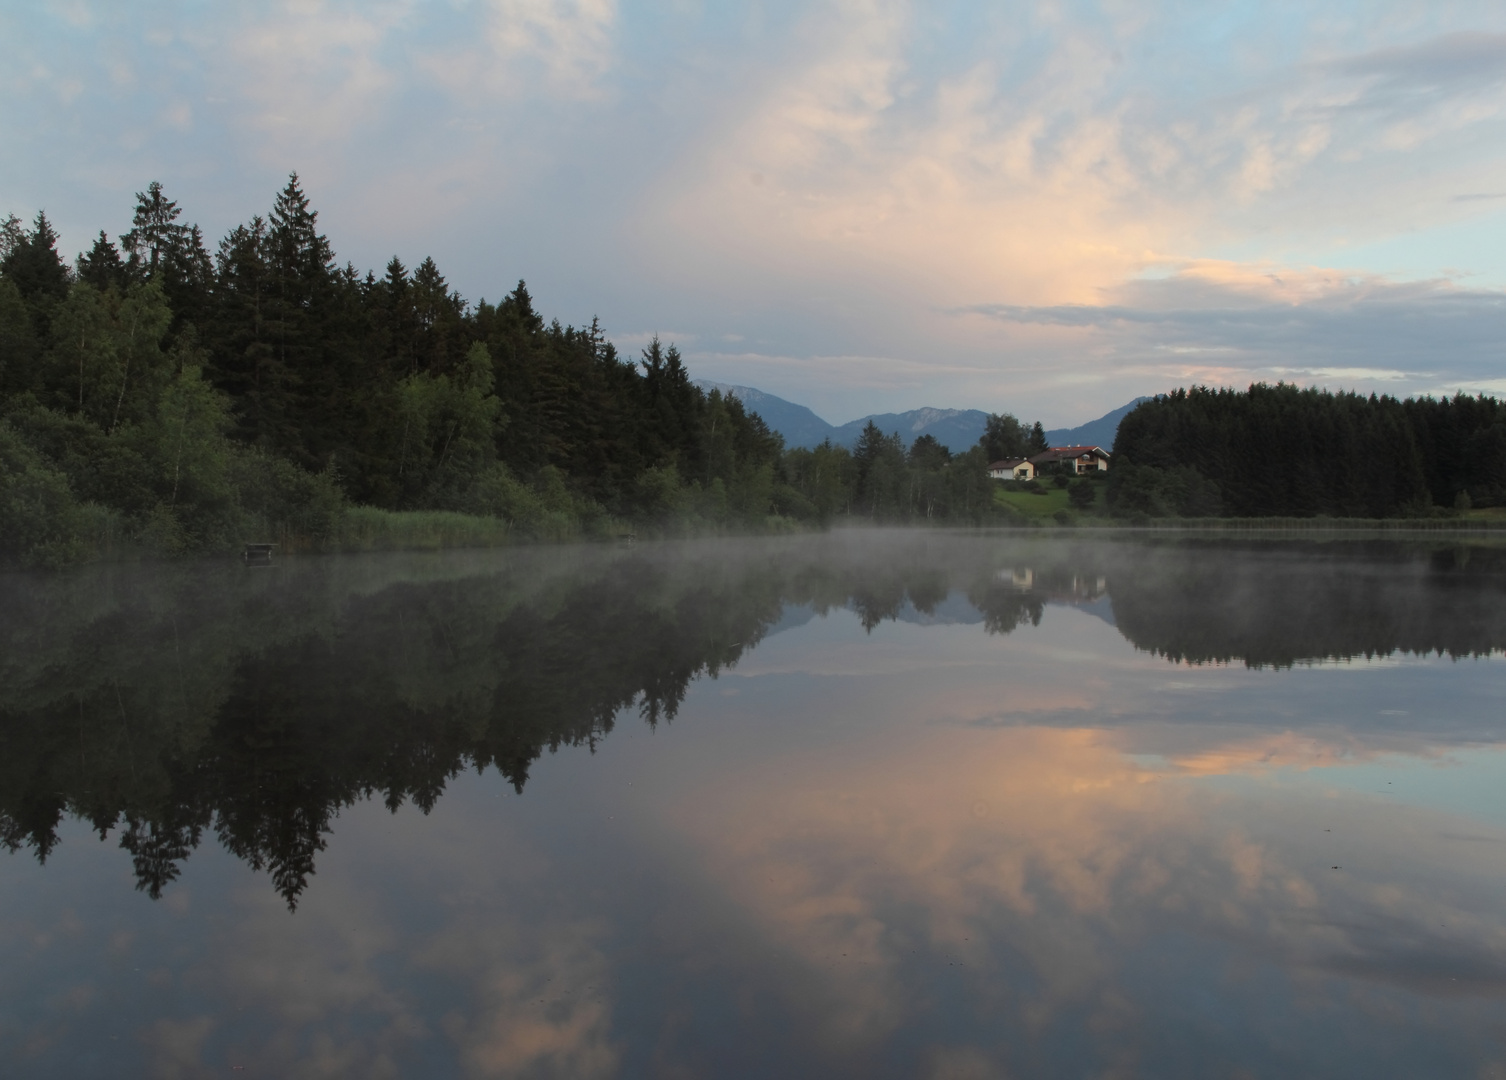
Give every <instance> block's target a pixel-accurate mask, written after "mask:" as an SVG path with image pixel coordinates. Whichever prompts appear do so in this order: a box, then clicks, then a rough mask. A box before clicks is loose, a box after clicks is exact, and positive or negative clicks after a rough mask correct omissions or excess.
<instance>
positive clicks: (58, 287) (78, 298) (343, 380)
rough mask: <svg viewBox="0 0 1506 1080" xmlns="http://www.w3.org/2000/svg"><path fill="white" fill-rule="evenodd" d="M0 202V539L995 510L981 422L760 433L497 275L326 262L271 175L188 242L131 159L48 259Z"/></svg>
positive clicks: (387, 533)
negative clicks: (837, 440) (103, 225)
mask: <svg viewBox="0 0 1506 1080" xmlns="http://www.w3.org/2000/svg"><path fill="white" fill-rule="evenodd" d="M0 229H3V234H0V559H4V560H5V561H18V560H19V561H21V562H24V563H30V564H40V565H63V564H66V563H69V562H73V561H77V560H79V559H82V558H87V557H90V556H91V555H93V554H96V553H98V552H99V551H100V550H101V549H104V548H116V547H119V548H125V549H137V550H144V551H148V552H155V553H168V554H171V553H181V552H193V551H213V550H225V549H228V548H231V547H233V546H235V545H237V544H239V543H241V542H242V541H274V542H280V543H282V544H284V545H285V546H289V547H300V546H301V547H312V548H326V549H329V548H342V547H345V548H349V547H361V546H373V545H374V546H382V545H384V544H386V545H389V546H408V545H409V544H410V543H418V544H424V543H432V542H435V541H436V538H438V542H451V543H465V542H480V543H493V542H499V540H502V539H508V538H515V537H516V538H524V539H557V538H563V537H568V536H590V535H601V536H610V535H621V534H622V533H624V532H634V531H637V530H640V529H647V530H649V531H650V532H658V533H661V534H664V533H676V532H680V533H683V532H693V531H718V530H724V529H739V530H750V529H751V530H755V531H764V530H767V529H771V528H772V529H780V528H788V527H791V526H794V525H798V524H801V523H808V524H811V525H816V526H821V525H825V524H828V523H830V522H831V521H833V520H834V519H838V518H844V517H851V518H854V519H863V520H874V521H891V522H894V521H899V522H902V521H911V520H917V519H919V520H932V521H952V522H979V521H982V520H985V518H987V517H988V516H990V515H994V514H998V513H1000V512H1001V511H998V510H996V509H995V508H994V507H993V503H992V500H991V490H990V486H989V480H988V477H987V470H986V465H987V462H988V460H989V458H988V456H987V450H986V449H985V448H984V447H983V446H979V447H976V448H974V449H972V450H970V451H968V452H967V453H965V454H961V455H957V456H956V457H953V456H952V455H951V454H950V453H949V452H948V451H947V450H946V448H944V447H942V446H940V445H939V444H937V443H936V442H935V440H934V439H929V438H925V437H922V438H921V439H919V440H917V441H916V443H915V444H914V445H913V446H908V447H907V446H905V445H903V444H902V443H901V441H900V439H899V437H898V435H885V434H884V433H882V432H880V431H878V430H877V429H876V428H873V427H872V425H870V430H868V431H866V432H865V433H864V436H863V439H862V441H861V442H860V443H859V444H858V446H857V448H856V450H855V451H852V452H849V451H848V450H847V449H845V448H842V447H833V446H830V445H826V446H821V447H818V448H816V449H814V450H804V449H793V450H788V451H786V450H785V449H784V447H783V445H782V440H781V439H780V437H779V436H778V435H776V434H774V433H772V432H771V431H770V430H769V428H768V427H767V425H765V424H764V422H763V421H762V419H760V418H759V417H758V416H756V415H751V414H749V413H747V412H746V411H745V410H744V409H743V407H742V405H741V404H740V403H739V402H738V401H737V400H736V399H734V398H730V397H724V396H722V395H721V394H719V393H717V392H714V391H713V392H711V393H709V394H708V393H706V392H704V391H702V390H701V389H700V388H699V387H697V386H696V385H695V384H694V383H693V382H692V381H691V379H690V376H689V373H688V372H687V370H686V367H685V365H684V363H683V361H682V359H681V357H680V355H679V353H678V351H677V350H676V349H675V347H674V346H673V345H665V344H662V343H660V342H659V341H657V340H655V341H654V342H653V343H651V344H650V345H649V346H648V348H646V349H645V350H643V354H642V356H641V357H640V358H628V357H624V356H622V355H620V354H619V353H618V352H617V350H616V349H615V348H614V347H613V345H612V343H611V342H610V341H608V340H607V338H606V335H605V334H604V332H603V330H602V328H601V327H600V326H599V325H598V323H597V322H596V321H595V320H593V321H592V322H591V324H590V325H589V326H585V327H579V328H577V327H574V326H565V325H561V324H560V322H558V321H557V320H552V321H551V320H546V319H545V317H544V316H543V315H542V314H541V313H540V312H538V311H537V310H536V309H535V307H534V302H533V299H532V298H531V297H530V295H529V293H528V289H527V288H526V286H525V285H524V284H523V283H522V282H521V281H520V282H519V283H518V285H517V287H516V288H515V289H513V291H512V292H510V293H508V294H507V295H506V296H505V297H503V298H502V299H501V300H500V301H499V302H497V303H490V302H488V301H486V300H481V301H478V302H477V303H475V304H471V303H468V302H467V301H466V300H465V299H463V298H462V297H461V296H460V295H459V294H458V292H456V291H455V290H454V289H452V288H451V287H450V286H449V284H448V283H447V282H446V280H445V278H444V275H443V274H442V273H441V272H440V270H439V268H438V267H437V266H436V265H435V263H434V262H433V260H432V259H428V258H426V259H424V260H423V261H422V262H420V263H418V265H417V266H416V267H411V268H410V267H408V266H405V265H404V264H403V263H402V262H401V261H400V260H399V259H397V258H393V259H392V260H391V261H390V262H389V263H388V264H387V266H386V268H385V269H384V270H383V272H382V273H381V274H380V275H377V274H375V273H372V272H370V271H367V272H364V273H363V272H361V271H359V270H357V269H356V268H355V267H354V266H352V265H350V264H349V263H347V264H345V265H343V266H342V265H341V264H340V263H339V262H338V260H337V258H336V255H335V251H334V249H333V247H332V246H331V243H330V241H329V240H328V238H326V237H325V236H324V235H323V234H322V233H321V232H320V231H319V227H318V214H317V212H316V211H315V210H314V209H313V207H312V206H311V204H310V200H309V197H308V196H307V195H306V194H305V192H304V191H303V189H302V187H301V185H300V183H299V180H298V177H297V175H296V174H294V175H293V176H292V177H291V178H290V179H289V181H288V183H287V186H286V187H284V188H283V189H282V191H281V192H279V193H278V194H277V196H276V198H275V200H274V202H273V205H272V207H271V209H270V211H269V212H268V213H267V214H266V215H265V216H260V215H258V216H255V217H253V218H252V219H251V220H250V221H248V222H246V223H245V224H243V225H240V226H238V227H236V228H235V229H233V230H232V231H231V232H230V233H229V235H227V236H225V237H224V238H223V239H222V240H220V241H219V243H218V245H217V246H216V247H214V248H213V250H211V248H210V246H209V242H208V241H206V239H205V237H204V234H203V233H202V231H201V230H200V229H199V228H198V227H197V226H195V225H191V224H188V223H187V222H186V221H185V220H184V216H183V212H182V210H181V208H180V207H179V206H178V205H177V203H176V202H175V201H174V200H172V199H170V198H168V196H167V194H166V193H165V192H164V190H163V188H162V186H161V185H160V184H157V183H153V184H151V185H150V186H149V187H148V188H147V190H146V191H145V192H141V193H138V194H137V196H136V206H135V209H134V213H133V215H132V218H131V228H130V229H129V230H128V231H126V232H125V233H123V234H121V235H120V236H119V238H118V241H119V242H118V243H116V242H114V241H112V240H111V239H110V238H109V236H108V235H107V234H106V233H105V232H101V233H100V234H99V236H98V238H97V239H96V240H95V241H94V243H93V246H92V247H91V248H90V249H89V250H88V251H86V252H83V253H81V254H79V255H78V256H77V258H76V259H75V260H74V261H73V263H72V264H70V263H69V262H68V261H67V260H66V259H65V258H64V256H63V255H62V253H60V252H59V250H58V237H57V234H56V233H55V231H54V230H53V228H52V226H51V224H50V223H49V222H48V220H47V217H46V215H45V213H38V214H37V215H36V217H35V218H34V220H33V221H32V222H31V224H30V225H29V226H27V225H26V224H24V223H23V222H21V221H19V220H18V219H16V218H15V217H14V216H12V217H11V218H10V219H9V220H7V221H5V222H4V223H0ZM1010 420H1011V422H1012V418H1010ZM1016 426H1017V427H1018V425H1016Z"/></svg>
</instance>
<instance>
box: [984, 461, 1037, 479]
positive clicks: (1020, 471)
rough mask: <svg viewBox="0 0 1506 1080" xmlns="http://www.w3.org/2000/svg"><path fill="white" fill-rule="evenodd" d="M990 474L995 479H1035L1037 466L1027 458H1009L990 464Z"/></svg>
mask: <svg viewBox="0 0 1506 1080" xmlns="http://www.w3.org/2000/svg"><path fill="white" fill-rule="evenodd" d="M988 475H989V476H992V477H993V478H994V479H995V480H1034V479H1035V466H1034V465H1033V464H1031V463H1030V462H1029V461H1028V460H1026V459H1025V458H1009V459H1007V460H1005V461H996V462H994V463H993V464H992V465H990V466H989V467H988Z"/></svg>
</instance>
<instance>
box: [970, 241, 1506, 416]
mask: <svg viewBox="0 0 1506 1080" xmlns="http://www.w3.org/2000/svg"><path fill="white" fill-rule="evenodd" d="M1260 269H1261V268H1256V267H1239V266H1227V265H1219V264H1205V265H1201V266H1193V267H1189V268H1185V269H1183V270H1180V271H1178V272H1177V273H1175V274H1173V275H1172V276H1170V277H1166V278H1161V279H1157V280H1150V281H1136V282H1130V283H1127V284H1125V285H1123V286H1120V287H1119V288H1117V289H1113V290H1106V292H1108V294H1109V298H1110V300H1111V302H1108V303H1102V304H1058V305H1041V306H1029V305H1013V304H978V305H973V306H970V307H967V308H961V309H957V313H958V314H960V315H981V316H984V317H986V318H989V319H994V320H998V321H1000V322H1003V323H1009V324H1023V325H1035V326H1051V327H1064V328H1069V329H1072V330H1076V331H1080V332H1082V333H1083V334H1085V335H1087V336H1088V337H1089V338H1092V339H1097V340H1100V341H1104V342H1106V343H1108V344H1107V347H1108V348H1109V349H1110V350H1111V351H1112V353H1113V354H1114V355H1115V356H1116V357H1117V358H1119V359H1120V360H1122V361H1129V362H1134V361H1139V362H1141V363H1147V362H1148V363H1149V364H1150V365H1151V366H1152V367H1155V366H1157V361H1156V360H1155V358H1154V356H1155V354H1156V353H1158V352H1160V353H1170V354H1174V355H1177V356H1179V357H1188V358H1191V357H1196V356H1216V357H1218V360H1217V363H1216V365H1215V366H1216V368H1217V369H1222V370H1226V371H1227V372H1228V374H1229V375H1230V376H1233V377H1234V378H1236V379H1238V380H1240V381H1243V380H1246V379H1248V378H1251V377H1260V376H1262V375H1270V376H1275V377H1277V378H1282V379H1287V380H1288V381H1300V382H1318V383H1324V384H1328V385H1335V384H1338V385H1347V386H1369V385H1372V384H1377V383H1382V384H1400V388H1401V389H1409V388H1416V387H1422V386H1428V387H1431V386H1433V385H1435V384H1436V383H1437V382H1438V380H1439V379H1440V377H1441V378H1444V379H1453V380H1455V381H1456V382H1457V384H1458V385H1459V386H1462V387H1470V386H1472V385H1475V384H1477V383H1478V382H1479V381H1480V380H1482V379H1485V378H1489V377H1491V376H1493V375H1494V373H1495V372H1496V371H1498V370H1499V365H1500V363H1501V360H1502V359H1503V345H1502V342H1503V341H1506V292H1501V291H1498V290H1483V289H1466V288H1461V287H1459V286H1458V285H1456V284H1455V283H1454V282H1451V281H1448V280H1432V281H1412V282H1396V281H1391V280H1388V279H1386V278H1383V277H1381V276H1379V275H1357V274H1346V273H1343V272H1340V271H1331V270H1308V271H1293V270H1289V269H1274V268H1264V272H1256V271H1258V270H1260ZM1112 300H1119V301H1121V302H1118V303H1116V302H1112ZM1171 370H1176V368H1175V366H1173V368H1172V369H1171Z"/></svg>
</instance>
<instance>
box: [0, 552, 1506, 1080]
mask: <svg viewBox="0 0 1506 1080" xmlns="http://www.w3.org/2000/svg"><path fill="white" fill-rule="evenodd" d="M0 634H3V650H0V829H3V831H4V841H5V844H6V845H7V847H8V848H9V849H10V854H9V855H3V854H0V972H3V974H0V1060H3V1061H4V1062H5V1066H4V1070H3V1071H4V1072H5V1073H6V1074H7V1075H15V1076H28V1077H30V1076H38V1077H53V1076H56V1077H77V1076H92V1075H107V1074H109V1075H123V1076H136V1075H142V1076H162V1077H200V1076H221V1075H225V1076H231V1075H234V1076H247V1077H253V1076H265V1077H324V1076H329V1077H345V1076H361V1077H381V1076H425V1077H448V1076H457V1077H490V1076H509V1077H510V1076H528V1077H533V1076H538V1077H554V1076H558V1077H642V1076H655V1077H657V1076H663V1077H744V1076H747V1077H775V1076H777V1077H791V1076H813V1077H814V1076H819V1077H831V1076H855V1077H936V1078H946V1077H955V1078H972V1077H1067V1076H1071V1077H1078V1076H1082V1077H1087V1076H1094V1077H1098V1076H1113V1077H1142V1076H1143V1077H1199V1078H1201V1077H1252V1076H1253V1077H1264V1076H1293V1075H1301V1076H1335V1077H1338V1076H1343V1077H1358V1076H1364V1077H1391V1076H1395V1077H1417V1076H1439V1077H1442V1076H1459V1077H1506V678H1503V676H1506V661H1503V649H1506V546H1503V545H1502V544H1500V543H1493V542H1490V541H1488V540H1480V539H1459V538H1455V539H1448V538H1440V537H1438V536H1436V535H1432V536H1428V537H1426V538H1421V539H1415V540H1407V539H1394V538H1393V539H1363V538H1355V537H1348V538H1342V537H1340V538H1323V537H1319V536H1318V535H1317V534H1314V536H1312V537H1308V538H1301V539H1262V538H1256V539H1249V538H1243V539H1230V538H1227V537H1225V538H1217V537H1197V536H1182V537H1170V538H1168V537H1165V536H1162V537H1154V536H1145V535H1144V534H1141V535H1138V536H1135V535H1126V536H1123V537H1108V538H1104V537H1102V536H1100V537H1097V538H1094V537H1090V536H1086V535H1079V534H1074V533H1071V532H1054V533H1046V532H1035V533H1027V534H998V533H993V534H987V533H946V532H940V531H926V532H859V531H851V532H836V533H832V534H828V535H822V536H807V537H794V538H783V539H771V540H737V541H733V540H722V541H704V542H689V543H663V544H659V543H654V544H639V545H634V546H623V547H604V546H596V547H593V546H576V547H559V548H548V549H534V548H529V549H523V548H520V549H516V550H504V551H494V552H459V553H442V554H387V555H371V556H341V557H328V558H298V559H285V560H279V561H277V562H275V563H274V564H273V565H272V566H270V567H265V568H262V567H249V568H248V567H243V566H241V565H239V564H238V563H230V562H224V563H222V562H214V561H209V562H193V563H183V564H173V565H144V566H130V565H116V566H100V567H93V568H87V569H85V570H82V571H79V572H75V573H72V574H69V575H66V576H57V577H44V576H31V575H22V574H10V575H3V576H0Z"/></svg>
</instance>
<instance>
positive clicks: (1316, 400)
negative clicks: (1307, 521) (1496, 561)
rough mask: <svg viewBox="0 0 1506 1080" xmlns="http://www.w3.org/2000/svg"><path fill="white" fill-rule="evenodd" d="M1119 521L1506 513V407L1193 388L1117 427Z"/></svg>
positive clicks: (1114, 497)
mask: <svg viewBox="0 0 1506 1080" xmlns="http://www.w3.org/2000/svg"><path fill="white" fill-rule="evenodd" d="M1107 499H1108V501H1109V504H1110V506H1111V507H1112V510H1113V513H1115V514H1116V515H1118V516H1135V515H1145V516H1148V517H1164V516H1180V517H1220V516H1226V517H1266V516H1283V517H1317V516H1327V517H1348V518H1356V517H1358V518H1423V517H1434V516H1444V515H1448V514H1453V513H1458V512H1460V511H1465V510H1469V509H1471V508H1478V507H1499V506H1506V404H1503V403H1502V402H1500V401H1497V400H1496V399H1495V398H1491V397H1486V396H1484V395H1480V396H1476V397H1470V396H1468V395H1465V394H1462V393H1461V394H1457V395H1455V396H1454V397H1452V398H1431V397H1423V398H1409V399H1407V400H1405V401H1402V400H1398V399H1396V398H1393V397H1378V396H1376V395H1373V394H1372V395H1371V396H1369V397H1365V396H1364V395H1361V394H1355V393H1331V392H1329V391H1327V390H1317V389H1311V388H1307V389H1303V388H1300V387H1296V386H1290V385H1285V384H1279V385H1276V386H1268V385H1264V384H1258V383H1257V384H1256V385H1254V386H1251V387H1250V388H1249V389H1248V390H1244V391H1239V390H1228V389H1209V388H1207V387H1193V388H1192V389H1183V390H1176V391H1173V392H1172V393H1170V394H1162V395H1160V396H1158V397H1155V398H1152V399H1150V400H1148V401H1144V402H1141V404H1140V405H1139V406H1138V407H1136V408H1135V409H1134V410H1133V411H1132V412H1131V413H1129V415H1127V416H1126V417H1125V418H1124V419H1123V420H1122V421H1121V422H1120V424H1119V432H1118V436H1117V438H1116V439H1115V442H1114V463H1113V468H1112V469H1111V470H1110V471H1109V490H1108V493H1107Z"/></svg>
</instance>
